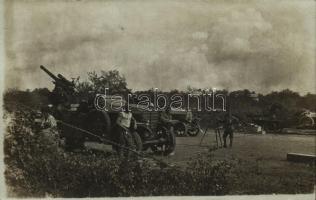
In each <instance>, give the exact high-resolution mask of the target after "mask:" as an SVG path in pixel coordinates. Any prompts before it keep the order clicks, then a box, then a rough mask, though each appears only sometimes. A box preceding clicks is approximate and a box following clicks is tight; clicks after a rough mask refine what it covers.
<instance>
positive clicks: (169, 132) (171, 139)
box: [151, 127, 176, 156]
mask: <svg viewBox="0 0 316 200" xmlns="http://www.w3.org/2000/svg"><path fill="white" fill-rule="evenodd" d="M157 135H159V136H160V137H161V138H163V139H165V142H164V143H162V144H159V145H153V146H151V149H152V151H153V152H159V151H161V152H162V153H163V155H165V156H168V155H169V154H171V153H172V152H174V150H175V148H176V137H175V134H174V131H173V127H171V128H170V129H167V128H166V127H160V128H159V129H158V130H157Z"/></svg>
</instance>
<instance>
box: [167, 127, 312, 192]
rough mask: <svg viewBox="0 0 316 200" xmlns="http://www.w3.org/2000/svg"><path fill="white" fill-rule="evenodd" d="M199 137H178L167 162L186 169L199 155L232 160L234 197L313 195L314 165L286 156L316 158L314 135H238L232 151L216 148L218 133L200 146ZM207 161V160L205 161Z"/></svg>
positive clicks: (209, 133) (204, 140) (205, 139)
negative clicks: (312, 155)
mask: <svg viewBox="0 0 316 200" xmlns="http://www.w3.org/2000/svg"><path fill="white" fill-rule="evenodd" d="M201 139H202V135H199V136H198V137H177V149H176V153H175V155H174V156H169V157H165V158H164V160H165V161H168V162H174V163H176V164H177V165H182V166H184V165H185V164H186V162H187V161H189V160H192V159H196V158H197V157H198V156H205V155H207V154H209V152H210V151H211V154H212V155H213V156H212V158H211V159H216V160H229V161H231V162H234V163H235V164H236V165H235V167H234V169H233V170H232V174H231V176H230V177H231V194H271V193H302V192H303V193H310V192H313V190H314V189H313V188H314V185H315V165H311V164H303V163H292V162H289V161H287V160H286V154H287V153H289V152H292V153H304V154H314V155H315V144H316V143H315V142H316V138H315V136H314V135H293V134H292V135H284V134H266V135H261V134H241V133H240V134H238V133H237V134H235V137H234V143H233V147H232V148H219V149H216V148H214V147H216V140H215V133H214V132H212V131H209V132H208V133H207V134H206V136H205V137H204V139H203V142H202V144H201V146H200V145H199V144H200V141H201ZM206 159H207V158H206Z"/></svg>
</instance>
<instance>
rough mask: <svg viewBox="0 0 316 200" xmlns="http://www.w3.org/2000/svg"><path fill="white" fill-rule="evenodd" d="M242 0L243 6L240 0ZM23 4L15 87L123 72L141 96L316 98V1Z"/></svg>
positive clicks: (12, 63)
mask: <svg viewBox="0 0 316 200" xmlns="http://www.w3.org/2000/svg"><path fill="white" fill-rule="evenodd" d="M234 2H237V1H234ZM238 2H239V3H229V2H228V1H227V2H224V1H206V0H204V1H180V0H179V1H136V0H135V1H89V2H88V1H61V0H60V1H54V2H49V1H28V2H26V1H13V3H9V2H7V4H6V8H7V9H6V32H5V33H6V50H7V51H6V53H7V60H6V70H5V72H6V76H5V77H6V79H5V83H6V87H7V88H11V87H17V88H21V89H26V88H30V89H33V88H36V87H49V88H52V86H53V85H52V83H51V82H50V80H49V77H47V76H46V74H44V73H43V72H42V71H41V70H40V68H39V66H40V65H44V66H46V67H47V68H49V69H51V71H53V72H54V73H62V74H64V75H65V76H66V77H77V76H80V77H81V78H82V79H85V78H86V73H87V72H89V71H96V72H98V71H100V70H110V69H117V70H119V71H120V72H121V73H122V74H124V75H125V77H126V79H127V82H128V86H129V87H130V88H133V90H138V89H149V88H155V87H157V88H159V89H162V90H169V89H186V88H187V86H189V85H190V86H191V87H197V88H209V87H216V88H222V89H230V90H233V89H245V88H248V89H250V90H255V91H257V92H261V93H266V92H270V91H273V90H282V89H285V88H290V89H292V90H295V91H299V92H301V93H302V94H304V93H306V92H312V93H315V2H314V1H313V0H310V1H308V0H305V1H304V0H302V1H295V0H292V1H291V0H288V1H277V2H276V1H270V2H269V1H238Z"/></svg>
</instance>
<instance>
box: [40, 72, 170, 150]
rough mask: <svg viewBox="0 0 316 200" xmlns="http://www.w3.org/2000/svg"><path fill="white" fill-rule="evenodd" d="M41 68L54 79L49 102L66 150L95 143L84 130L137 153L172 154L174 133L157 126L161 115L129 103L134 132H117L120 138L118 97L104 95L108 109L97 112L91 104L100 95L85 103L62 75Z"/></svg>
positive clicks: (71, 83)
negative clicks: (117, 126)
mask: <svg viewBox="0 0 316 200" xmlns="http://www.w3.org/2000/svg"><path fill="white" fill-rule="evenodd" d="M40 68H41V69H42V70H43V71H44V72H45V73H47V74H48V75H49V76H50V77H51V78H52V79H53V83H54V85H55V88H54V90H53V91H52V95H51V101H52V103H53V105H54V106H53V108H54V109H53V110H54V113H53V115H54V117H55V118H57V119H58V120H59V123H58V126H59V129H60V130H61V135H62V137H65V140H66V141H65V142H66V147H69V149H75V148H82V147H83V146H84V142H85V141H87V140H89V141H95V140H96V137H91V135H90V136H89V134H86V132H85V133H83V131H82V130H85V131H88V132H90V133H93V134H94V135H97V136H99V137H102V138H104V139H106V140H110V141H114V142H116V143H119V144H120V145H121V146H125V147H128V148H135V147H134V146H136V147H137V150H146V149H148V148H151V149H152V150H153V151H160V150H161V151H162V152H163V153H164V154H165V155H168V154H170V153H172V152H173V151H174V148H175V136H174V133H173V130H171V129H169V128H168V127H165V126H163V125H161V124H160V122H159V118H160V114H161V113H160V112H158V111H154V112H150V111H146V110H145V109H142V108H140V107H139V106H138V105H134V104H129V105H130V108H131V110H132V112H133V115H134V116H135V119H136V120H137V130H134V131H133V132H131V133H129V134H124V133H117V134H119V135H115V133H116V132H115V124H116V119H117V116H118V113H119V111H118V110H117V109H114V107H115V103H116V104H117V102H120V99H121V98H118V96H111V95H107V96H106V97H105V98H106V99H105V100H106V102H104V104H105V107H106V108H107V109H106V111H105V110H100V109H99V110H98V109H96V106H95V105H94V101H95V98H96V97H97V96H98V95H99V94H96V96H95V97H94V98H93V101H89V100H88V101H87V100H86V97H82V96H80V95H79V93H78V91H77V89H76V86H75V84H74V83H73V82H71V81H69V80H67V79H66V78H65V77H64V76H62V75H61V74H58V75H57V76H55V75H54V74H53V73H51V72H50V71H49V70H48V69H46V68H45V67H44V66H40ZM87 95H88V94H87ZM85 96H86V95H85ZM125 103H126V102H125ZM119 107H120V106H119ZM66 124H68V125H66ZM69 125H71V126H72V127H70V126H69ZM73 127H77V128H80V129H81V130H78V129H74V128H73ZM113 133H114V134H113ZM128 135H132V136H131V137H130V136H128ZM131 138H133V140H134V142H135V144H136V145H133V141H130V140H131ZM97 141H98V139H97ZM104 141H105V140H104ZM104 141H102V142H104ZM114 149H118V148H117V146H115V145H114Z"/></svg>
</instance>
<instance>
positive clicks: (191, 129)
mask: <svg viewBox="0 0 316 200" xmlns="http://www.w3.org/2000/svg"><path fill="white" fill-rule="evenodd" d="M199 133H200V127H199V126H196V125H194V126H190V127H189V128H188V135H189V136H191V137H195V136H197V135H198V134H199Z"/></svg>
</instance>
